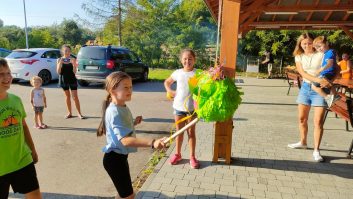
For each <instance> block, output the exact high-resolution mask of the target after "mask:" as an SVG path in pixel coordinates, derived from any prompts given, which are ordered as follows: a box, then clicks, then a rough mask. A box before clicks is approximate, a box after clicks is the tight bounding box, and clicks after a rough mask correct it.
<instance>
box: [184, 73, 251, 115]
mask: <svg viewBox="0 0 353 199" xmlns="http://www.w3.org/2000/svg"><path fill="white" fill-rule="evenodd" d="M194 78H195V79H196V80H198V81H195V79H194V81H189V89H190V92H191V93H192V94H193V99H194V100H195V102H196V113H197V116H198V117H199V118H202V119H203V120H205V121H206V122H211V121H220V122H222V121H226V120H228V119H230V118H232V117H233V115H234V113H235V111H236V110H237V108H238V106H239V105H240V104H241V101H242V99H241V95H243V94H244V93H243V92H240V91H239V90H238V87H236V85H235V83H234V79H230V78H227V77H226V78H224V79H221V80H213V79H212V77H211V75H210V74H209V73H207V72H203V73H197V74H196V76H195V77H194Z"/></svg>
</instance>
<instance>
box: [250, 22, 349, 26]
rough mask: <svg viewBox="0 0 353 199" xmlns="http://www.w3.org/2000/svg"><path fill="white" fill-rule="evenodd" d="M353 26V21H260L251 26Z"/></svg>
mask: <svg viewBox="0 0 353 199" xmlns="http://www.w3.org/2000/svg"><path fill="white" fill-rule="evenodd" d="M313 24H314V26H315V25H319V26H322V25H327V26H330V25H331V26H332V25H335V26H353V21H309V22H308V21H259V22H252V23H251V24H249V26H264V25H272V26H273V25H280V26H312V25H313Z"/></svg>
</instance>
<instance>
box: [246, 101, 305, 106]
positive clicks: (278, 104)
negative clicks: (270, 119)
mask: <svg viewBox="0 0 353 199" xmlns="http://www.w3.org/2000/svg"><path fill="white" fill-rule="evenodd" d="M242 104H255V105H270V106H298V104H285V103H266V102H242Z"/></svg>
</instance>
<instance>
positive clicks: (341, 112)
mask: <svg viewBox="0 0 353 199" xmlns="http://www.w3.org/2000/svg"><path fill="white" fill-rule="evenodd" d="M339 95H340V96H341V98H340V99H339V100H337V101H336V102H334V104H333V105H332V106H331V107H330V108H328V109H327V110H326V113H325V117H324V123H325V121H326V117H327V114H328V112H330V111H331V112H333V113H335V114H336V115H338V117H340V118H342V119H344V120H346V130H347V131H348V130H349V128H348V123H350V124H351V126H352V127H353V113H352V110H353V99H352V98H350V97H348V96H346V95H345V94H342V93H339ZM352 148H353V140H352V143H351V145H350V147H349V149H348V152H347V157H348V158H351V153H352Z"/></svg>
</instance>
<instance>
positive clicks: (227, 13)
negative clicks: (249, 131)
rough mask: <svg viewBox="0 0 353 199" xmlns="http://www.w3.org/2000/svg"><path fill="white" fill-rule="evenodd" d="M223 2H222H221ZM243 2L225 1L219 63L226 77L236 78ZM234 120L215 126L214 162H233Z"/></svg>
mask: <svg viewBox="0 0 353 199" xmlns="http://www.w3.org/2000/svg"><path fill="white" fill-rule="evenodd" d="M220 1H222V0H220ZM240 2H241V0H223V6H222V20H221V50H220V59H219V62H220V63H221V64H224V69H225V71H224V72H225V75H226V76H227V77H231V78H234V77H235V65H236V59H237V56H236V55H237V49H238V29H239V16H240ZM232 132H233V118H231V119H229V120H227V121H225V122H216V124H215V143H214V153H213V160H212V161H213V162H218V158H224V159H225V162H226V164H230V162H231V153H232V151H231V149H232Z"/></svg>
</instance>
